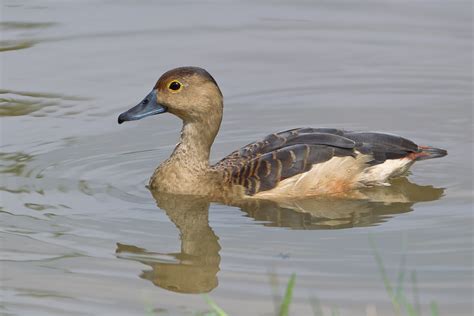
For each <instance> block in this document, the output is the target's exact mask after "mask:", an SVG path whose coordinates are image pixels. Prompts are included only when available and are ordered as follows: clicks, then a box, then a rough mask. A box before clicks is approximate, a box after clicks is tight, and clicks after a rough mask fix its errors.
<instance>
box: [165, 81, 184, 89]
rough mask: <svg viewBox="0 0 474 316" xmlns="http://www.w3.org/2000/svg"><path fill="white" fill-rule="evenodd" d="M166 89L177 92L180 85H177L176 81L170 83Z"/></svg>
mask: <svg viewBox="0 0 474 316" xmlns="http://www.w3.org/2000/svg"><path fill="white" fill-rule="evenodd" d="M168 88H169V89H170V90H173V91H178V90H179V89H181V83H179V82H178V81H171V83H170V84H169V86H168Z"/></svg>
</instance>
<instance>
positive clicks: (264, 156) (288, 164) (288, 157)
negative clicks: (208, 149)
mask: <svg viewBox="0 0 474 316" xmlns="http://www.w3.org/2000/svg"><path fill="white" fill-rule="evenodd" d="M343 133H344V132H343V131H341V130H337V129H326V128H320V129H317V128H297V129H292V130H288V131H283V132H279V133H275V134H271V135H268V136H267V137H265V138H264V139H263V140H261V141H257V142H254V143H250V144H248V145H246V146H244V147H242V148H241V149H239V150H236V151H234V152H233V153H231V154H230V155H228V156H227V157H225V158H224V159H222V160H221V161H219V162H218V163H216V164H215V165H214V168H216V169H221V170H224V174H225V179H226V182H228V183H232V184H238V185H242V186H244V187H245V190H246V194H248V195H253V194H255V193H258V192H260V191H266V190H270V189H272V188H274V187H276V186H277V185H278V183H279V182H280V181H282V180H284V179H287V178H290V177H292V176H295V175H298V174H300V173H303V172H306V171H309V170H310V169H311V168H312V167H313V165H315V164H317V163H321V162H325V161H328V160H330V159H331V158H333V157H346V156H353V157H355V155H356V153H355V151H354V148H355V147H356V142H355V141H353V140H351V139H349V138H346V137H344V136H342V135H343Z"/></svg>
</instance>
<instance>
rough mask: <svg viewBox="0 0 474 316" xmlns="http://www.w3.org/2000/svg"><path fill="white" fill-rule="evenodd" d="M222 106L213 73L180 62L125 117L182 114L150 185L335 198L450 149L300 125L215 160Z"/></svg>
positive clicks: (181, 190) (194, 191) (206, 192)
mask: <svg viewBox="0 0 474 316" xmlns="http://www.w3.org/2000/svg"><path fill="white" fill-rule="evenodd" d="M223 110H224V98H223V95H222V92H221V90H220V88H219V86H218V84H217V82H216V80H215V79H214V78H213V77H212V76H211V75H210V74H209V72H207V71H206V70H205V69H203V68H199V67H179V68H175V69H172V70H169V71H167V72H165V73H164V74H163V75H162V76H161V77H160V78H159V79H158V81H157V82H156V84H155V86H154V87H153V89H152V90H151V92H150V93H149V94H148V95H147V96H146V97H145V98H144V99H143V100H142V101H141V102H140V103H139V104H138V105H136V106H134V107H132V108H131V109H129V110H128V111H125V112H123V113H121V114H120V115H119V117H118V123H119V124H122V123H123V122H127V121H135V120H140V119H143V118H145V117H148V116H153V115H158V114H163V113H171V114H173V115H175V116H177V117H178V118H179V119H181V120H182V129H181V136H180V141H179V143H178V144H177V145H176V147H175V149H174V150H173V152H172V154H171V156H170V157H169V158H168V159H167V160H165V161H163V162H162V163H161V164H160V165H159V166H158V167H157V168H156V170H155V171H154V172H153V174H152V176H151V178H150V181H149V189H150V190H152V191H158V192H165V193H171V194H183V195H198V196H207V197H211V198H213V199H221V198H223V197H224V196H236V197H239V198H259V199H279V198H289V197H311V196H325V195H330V196H337V195H343V194H345V193H347V192H351V191H353V190H358V189H361V188H367V187H374V186H389V185H390V180H391V179H393V178H397V177H401V176H405V175H406V174H407V172H408V170H409V168H410V167H411V166H412V165H413V164H414V163H415V162H417V161H422V160H427V159H432V158H439V157H443V156H446V155H447V151H446V150H444V149H441V148H435V147H431V146H419V145H417V144H416V143H414V142H413V141H411V140H409V139H406V138H403V137H401V136H398V135H394V134H388V133H381V132H364V131H351V130H344V129H338V128H313V127H300V128H294V129H290V130H285V131H280V132H276V133H273V134H269V135H268V136H266V137H264V138H263V139H261V140H258V141H255V142H252V143H249V144H248V145H246V146H244V147H242V148H240V149H237V150H235V151H234V152H232V153H230V154H229V155H228V156H226V157H224V158H223V159H221V160H219V161H218V162H217V163H215V164H211V163H210V162H209V156H210V151H211V146H212V144H213V142H214V139H215V138H216V136H217V134H218V131H219V129H220V125H221V122H222V118H223Z"/></svg>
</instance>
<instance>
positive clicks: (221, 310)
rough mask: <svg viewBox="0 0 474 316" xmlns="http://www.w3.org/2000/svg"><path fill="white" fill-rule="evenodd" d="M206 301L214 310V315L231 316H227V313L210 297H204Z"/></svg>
mask: <svg viewBox="0 0 474 316" xmlns="http://www.w3.org/2000/svg"><path fill="white" fill-rule="evenodd" d="M204 299H205V300H206V303H207V305H209V307H211V308H212V310H213V311H214V313H216V314H217V316H229V315H227V313H226V312H224V310H223V309H222V308H220V307H219V306H218V305H217V304H216V303H214V301H213V300H211V298H210V297H209V296H208V295H204Z"/></svg>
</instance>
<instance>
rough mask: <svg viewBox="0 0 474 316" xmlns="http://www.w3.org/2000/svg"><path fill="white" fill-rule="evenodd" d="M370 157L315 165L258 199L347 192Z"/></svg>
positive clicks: (261, 193) (361, 156)
mask: <svg viewBox="0 0 474 316" xmlns="http://www.w3.org/2000/svg"><path fill="white" fill-rule="evenodd" d="M369 160H371V157H370V156H367V155H358V156H357V158H353V157H334V158H331V159H330V160H328V161H326V162H322V163H318V164H315V165H313V167H312V168H311V170H309V171H307V172H304V173H301V174H298V175H296V176H293V177H291V178H288V179H285V180H283V181H281V182H280V183H279V184H278V185H277V186H276V187H275V188H273V189H271V190H268V191H263V192H259V193H257V194H255V195H254V197H258V198H266V197H268V198H270V197H275V196H295V197H296V196H305V195H320V194H334V193H340V192H343V191H346V190H347V189H349V188H351V187H353V186H354V185H355V182H357V176H358V175H360V174H361V173H362V172H363V170H364V168H366V166H367V165H366V163H367V161H369Z"/></svg>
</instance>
